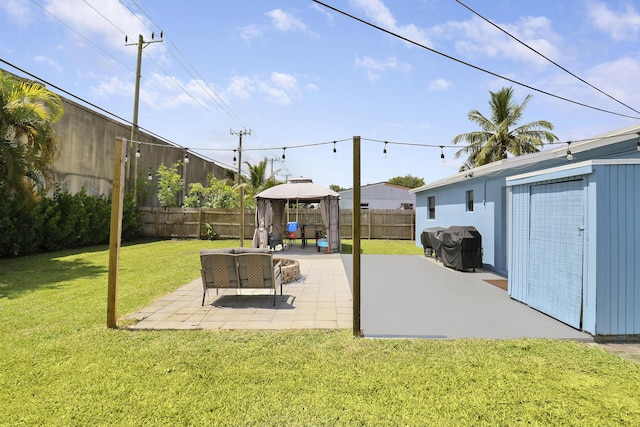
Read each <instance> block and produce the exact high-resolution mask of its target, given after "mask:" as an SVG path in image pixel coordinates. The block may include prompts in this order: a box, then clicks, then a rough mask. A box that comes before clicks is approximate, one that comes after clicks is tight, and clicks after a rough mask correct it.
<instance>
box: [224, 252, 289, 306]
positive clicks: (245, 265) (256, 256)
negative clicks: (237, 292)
mask: <svg viewBox="0 0 640 427" xmlns="http://www.w3.org/2000/svg"><path fill="white" fill-rule="evenodd" d="M245 251H246V252H245ZM235 252H236V255H235V256H236V261H237V265H238V279H239V281H240V288H241V289H242V288H250V289H258V288H265V289H273V305H274V306H275V305H276V294H277V287H278V286H280V295H282V265H281V263H280V262H279V261H278V262H277V263H276V264H275V265H274V264H273V256H272V255H271V253H264V252H262V253H261V252H258V250H249V249H245V250H242V249H236V250H235Z"/></svg>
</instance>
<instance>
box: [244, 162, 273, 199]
mask: <svg viewBox="0 0 640 427" xmlns="http://www.w3.org/2000/svg"><path fill="white" fill-rule="evenodd" d="M267 162H268V159H267V158H266V157H265V158H264V160H262V161H260V162H258V163H256V164H255V165H252V164H251V163H249V162H244V164H245V165H247V168H248V169H249V181H248V182H247V187H249V188H250V192H252V193H253V194H254V195H255V194H258V193H259V192H260V191H262V190H265V189H267V188H270V187H273V186H274V185H277V184H278V181H277V180H276V178H275V174H276V173H277V172H278V171H275V172H272V173H271V174H267Z"/></svg>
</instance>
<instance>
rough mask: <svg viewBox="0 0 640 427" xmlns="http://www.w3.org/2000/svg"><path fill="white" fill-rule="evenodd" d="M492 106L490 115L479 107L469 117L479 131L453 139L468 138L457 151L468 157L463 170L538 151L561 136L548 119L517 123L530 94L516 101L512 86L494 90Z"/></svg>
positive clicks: (454, 140) (490, 104)
mask: <svg viewBox="0 0 640 427" xmlns="http://www.w3.org/2000/svg"><path fill="white" fill-rule="evenodd" d="M489 93H490V94H491V99H490V100H489V107H490V109H491V119H488V118H486V117H485V116H483V115H482V113H480V112H479V111H478V110H472V111H470V112H469V114H468V115H467V117H468V118H469V120H471V121H472V122H474V123H476V124H477V125H478V126H479V127H480V129H481V130H480V131H477V132H469V133H463V134H461V135H458V136H456V137H455V138H453V141H452V143H453V144H458V143H460V142H466V143H467V146H466V147H464V148H462V149H460V150H458V151H457V152H456V154H455V157H456V158H459V157H460V156H461V155H463V154H467V155H468V159H467V161H466V162H465V165H463V166H462V168H461V170H464V169H468V168H470V167H476V166H481V165H485V164H487V163H491V162H495V161H498V160H502V159H506V158H507V156H508V155H509V154H510V155H512V156H521V155H523V154H528V153H535V152H536V151H539V150H540V148H542V147H543V146H544V141H546V142H548V143H553V142H555V141H557V140H558V137H557V136H555V135H554V134H553V133H551V132H549V131H550V130H553V125H552V124H551V123H550V122H548V121H546V120H538V121H535V122H531V123H527V124H524V125H520V126H518V122H519V121H520V119H522V114H523V111H524V108H525V107H526V106H527V103H528V102H529V100H530V99H531V95H527V97H526V98H525V99H524V101H522V103H521V104H517V103H515V102H514V100H513V88H511V87H508V88H506V87H505V88H502V89H501V90H499V91H498V92H491V91H489Z"/></svg>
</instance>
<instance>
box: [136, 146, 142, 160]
mask: <svg viewBox="0 0 640 427" xmlns="http://www.w3.org/2000/svg"><path fill="white" fill-rule="evenodd" d="M140 155H141V153H140V147H138V149H137V150H136V158H138V159H139V158H140Z"/></svg>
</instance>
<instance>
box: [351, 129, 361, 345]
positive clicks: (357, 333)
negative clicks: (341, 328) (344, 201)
mask: <svg viewBox="0 0 640 427" xmlns="http://www.w3.org/2000/svg"><path fill="white" fill-rule="evenodd" d="M352 212H353V221H352V225H351V226H352V231H351V235H352V236H353V251H352V257H353V336H354V337H361V336H362V328H361V327H360V137H359V136H354V137H353V211H352Z"/></svg>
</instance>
